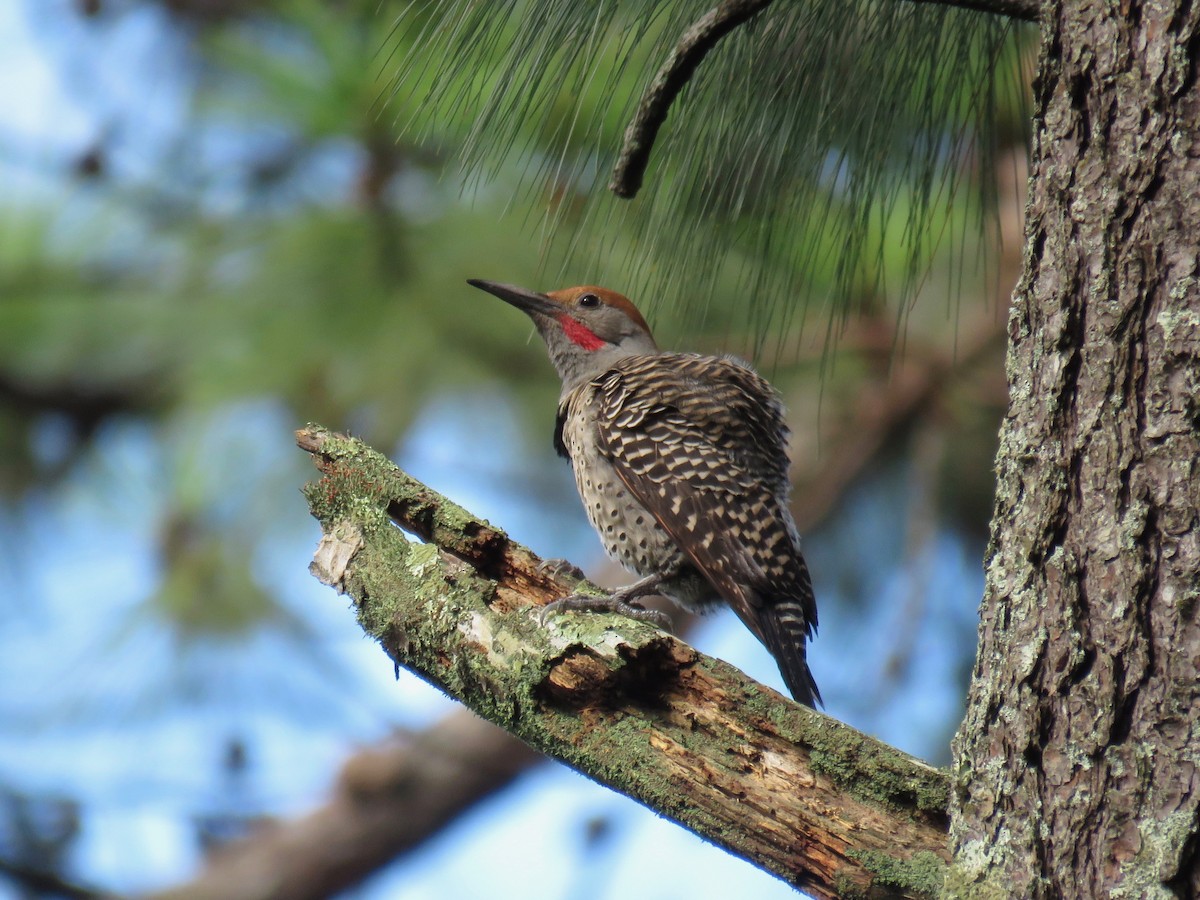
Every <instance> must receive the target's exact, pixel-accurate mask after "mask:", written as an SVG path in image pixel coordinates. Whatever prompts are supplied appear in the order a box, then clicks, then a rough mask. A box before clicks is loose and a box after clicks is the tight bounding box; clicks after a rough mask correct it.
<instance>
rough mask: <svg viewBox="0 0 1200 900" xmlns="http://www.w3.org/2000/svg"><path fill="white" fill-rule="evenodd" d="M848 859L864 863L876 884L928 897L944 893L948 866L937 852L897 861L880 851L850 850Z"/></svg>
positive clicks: (917, 854) (847, 854)
mask: <svg viewBox="0 0 1200 900" xmlns="http://www.w3.org/2000/svg"><path fill="white" fill-rule="evenodd" d="M846 856H847V857H849V858H850V859H853V860H855V861H857V862H860V863H862V866H863V868H864V869H866V870H867V871H868V872H870V873H871V874H872V875H874V884H877V885H880V886H881V887H894V888H900V889H901V890H904V891H909V892H911V893H914V894H919V895H921V896H925V897H937V896H939V895H940V894H941V891H942V882H943V881H944V880H945V876H946V864H945V863H944V862H942V861H941V860H940V859H939V858H938V857H937V855H936V854H934V853H929V852H925V853H916V854H914V855H913V857H912V859H907V860H905V859H897V858H896V857H894V856H888V854H886V853H883V852H881V851H879V850H849V851H847V853H846Z"/></svg>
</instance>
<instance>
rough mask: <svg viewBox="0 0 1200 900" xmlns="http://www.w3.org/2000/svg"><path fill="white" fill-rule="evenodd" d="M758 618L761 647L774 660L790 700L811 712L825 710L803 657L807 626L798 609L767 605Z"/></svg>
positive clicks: (807, 632)
mask: <svg viewBox="0 0 1200 900" xmlns="http://www.w3.org/2000/svg"><path fill="white" fill-rule="evenodd" d="M761 615H762V619H761V624H762V634H763V643H765V644H766V646H767V649H768V650H769V651H771V655H772V656H773V657H775V662H776V663H777V664H778V665H779V671H780V673H781V674H782V675H783V682H784V684H786V685H787V687H788V690H789V691H791V693H792V697H793V698H794V699H795V700H796V702H797V703H803V704H804V705H805V706H811V707H813V708H814V709H816V708H817V707H818V706H824V705H825V704H824V702H823V701H822V700H821V691H820V690H819V689H818V688H817V682H816V681H815V680H813V676H812V672H811V671H810V670H809V668H808V661H807V659H806V657H805V648H806V646H807V643H808V634H809V623H808V622H807V621H806V620H805V618H804V613H803V610H802V609H801V607H800V606H799V605H798V604H793V603H781V604H777V605H774V606H770V605H768V606H764V607H763V609H762V613H761Z"/></svg>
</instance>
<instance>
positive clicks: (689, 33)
mask: <svg viewBox="0 0 1200 900" xmlns="http://www.w3.org/2000/svg"><path fill="white" fill-rule="evenodd" d="M905 2H909V3H936V4H939V5H942V6H957V7H960V8H962V9H972V10H976V11H979V12H987V13H993V14H995V15H999V16H1007V17H1009V18H1012V19H1018V20H1021V21H1026V22H1036V21H1037V20H1038V15H1039V5H1040V4H1039V0H905ZM770 4H771V0H722V2H721V3H719V4H717V5H716V6H715V7H713V8H712V9H710V10H709V11H708V12H707V13H705V14H704V15H703V16H701V17H700V18H699V19H697V20H696V21H695V22H694V23H693V24H692V25H691V26H689V27H688V29H687V30H686V31H685V32H684V33H683V35H682V36H681V37H680V38H679V41H678V43H676V45H675V48H674V49H673V50H672V51H671V53H670V55H669V56H667V59H666V62H664V63H663V64H662V66H661V68H659V70H658V72H657V73H655V75H654V78H653V79H651V81H650V84H649V86H647V88H646V90H645V92H644V93H643V94H642V99H641V100H640V101H639V102H638V107H637V111H636V112H635V113H634V116H633V120H632V121H631V122H630V123H629V125H628V126H626V128H625V136H624V138H623V140H622V142H621V150H620V153H619V154H618V156H617V162H616V165H615V166H613V173H612V178H611V179H610V180H609V183H608V189H609V190H610V191H612V192H613V193H614V194H616V195H617V196H618V197H622V198H624V199H626V200H630V199H632V198H634V197H636V196H637V193H638V191H639V190H641V188H642V181H643V180H644V178H645V176H646V166H647V165H648V164H649V162H650V151H651V150H653V149H654V142H655V140H656V139H657V138H658V132H659V129H660V128H662V126H663V123H664V122H666V120H667V113H668V112H670V109H671V104H672V103H674V102H675V98H676V97H678V96H679V92H680V91H682V90H683V89H684V87H685V86H686V85H687V83H688V82H689V81H690V80H691V78H692V75H693V74H694V73H695V71H696V68H697V66H699V65H700V63H701V62H702V61H703V60H704V57H705V56H707V55H708V53H709V51H710V50H712V49H713V48H714V47H715V46H716V45H717V44H718V43H720V41H721V39H722V38H723V37H725V35H727V34H729V33H730V32H731V31H733V30H734V29H735V28H737V27H738V26H739V25H742V24H743V23H745V22H748V21H749V20H750V19H752V18H753V17H754V16H755V15H757V14H758V13H760V12H761V11H762V10H763V9H765V8H766V7H767V6H769V5H770Z"/></svg>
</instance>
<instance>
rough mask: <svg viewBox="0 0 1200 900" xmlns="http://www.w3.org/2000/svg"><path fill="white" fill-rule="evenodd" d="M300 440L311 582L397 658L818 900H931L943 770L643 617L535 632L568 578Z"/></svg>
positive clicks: (312, 435) (349, 444) (379, 474)
mask: <svg viewBox="0 0 1200 900" xmlns="http://www.w3.org/2000/svg"><path fill="white" fill-rule="evenodd" d="M297 438H298V442H299V443H300V445H301V446H302V447H303V448H304V449H306V450H308V451H309V452H310V453H312V454H313V456H314V461H315V462H316V463H317V465H318V467H319V468H320V469H321V470H322V472H323V473H324V476H325V477H324V478H322V479H321V480H320V481H318V482H316V483H314V484H311V485H309V486H308V488H307V489H306V494H307V496H308V499H309V503H310V505H311V507H312V510H313V514H314V515H315V516H316V517H317V518H318V519H319V520H320V522H321V525H322V528H323V530H324V537H323V539H322V542H321V546H320V548H319V550H318V553H317V557H316V559H314V563H313V571H314V574H315V575H317V577H319V578H320V579H321V580H322V581H324V582H326V583H328V584H331V585H333V586H335V587H337V588H338V589H339V590H342V591H344V592H346V593H348V594H349V595H350V596H351V597H352V598H353V599H354V604H355V608H356V610H357V612H358V616H359V620H360V622H361V623H362V625H363V627H364V628H365V629H366V630H367V631H368V632H369V633H371V634H372V635H374V636H375V637H376V638H377V639H378V640H379V641H380V643H381V644H382V645H383V647H384V649H385V650H386V651H387V653H388V654H389V655H390V656H391V657H392V659H394V660H395V661H396V662H397V663H398V664H400V665H404V666H406V667H408V668H410V669H412V670H413V671H414V672H416V673H417V674H418V675H420V676H421V677H422V678H425V679H426V680H428V681H430V682H431V683H433V684H435V685H436V686H438V687H440V688H441V689H443V690H445V691H446V692H447V693H449V694H450V695H452V696H454V697H456V698H458V699H459V700H462V701H463V702H464V703H465V704H466V705H468V706H469V707H470V708H472V709H473V710H475V711H476V712H478V713H479V714H480V715H482V716H484V717H485V718H487V719H490V720H491V721H493V722H495V723H496V724H498V725H500V726H501V727H503V728H505V729H506V730H507V731H509V732H511V733H512V734H514V735H516V736H517V737H519V738H521V739H522V740H523V741H525V742H526V743H528V744H530V745H531V746H533V747H535V748H536V749H538V750H541V751H543V752H545V753H546V754H548V755H550V756H552V757H554V758H556V759H559V760H561V761H563V762H565V763H567V764H568V765H571V766H573V767H574V768H576V769H578V770H579V771H581V772H583V773H584V774H586V775H588V776H589V777H591V778H593V779H595V780H597V781H600V782H601V783H603V784H606V785H608V786H609V787H612V788H614V789H615V790H618V791H620V792H622V793H624V794H627V795H629V796H630V797H633V798H634V799H636V800H638V801H640V802H642V803H644V804H646V805H647V806H649V807H651V808H652V809H654V810H655V811H656V812H659V813H660V814H662V815H664V816H666V817H668V818H670V819H673V820H674V821H676V822H678V823H680V824H681V825H683V826H684V827H686V828H688V829H690V830H692V831H694V832H695V833H697V834H699V835H701V836H702V837H704V838H706V839H708V840H710V841H712V842H713V843H716V844H718V845H720V846H722V847H724V848H726V849H727V850H729V851H731V852H733V853H735V854H737V855H739V856H741V857H743V858H745V859H747V860H749V861H751V862H753V863H755V864H756V865H758V866H761V867H762V868H764V869H766V870H767V871H770V872H772V873H774V874H776V875H778V876H779V877H781V878H783V879H784V880H785V881H787V882H788V883H790V884H793V885H795V886H797V887H800V888H803V889H804V890H806V891H808V892H809V893H810V894H812V895H813V896H815V897H820V898H833V897H841V896H863V897H880V898H882V897H931V896H935V895H936V894H937V891H938V890H939V887H940V884H941V880H942V873H943V871H944V865H945V862H946V861H947V860H948V859H949V854H948V849H947V846H946V836H945V828H946V803H947V801H948V797H947V790H948V784H947V781H946V776H945V773H943V772H941V771H939V770H937V769H934V768H932V767H930V766H927V765H925V764H924V763H921V762H920V761H918V760H915V759H912V758H911V757H909V756H907V755H905V754H903V753H901V752H900V751H898V750H895V749H894V748H891V747H888V746H886V745H884V744H881V743H879V742H877V741H875V740H873V739H872V738H870V737H867V736H866V735H863V734H861V733H859V732H857V731H855V730H854V729H852V728H849V727H848V726H845V725H842V724H841V723H838V722H836V721H834V720H832V719H829V718H828V717H826V716H823V715H821V714H819V713H816V712H813V711H812V710H809V709H807V708H806V707H801V706H799V705H797V704H795V703H792V702H791V701H789V700H786V699H784V698H783V697H781V696H780V695H779V694H777V693H775V692H774V691H772V690H770V689H768V688H766V687H764V686H762V685H760V684H758V683H757V682H754V681H752V680H750V679H749V678H747V677H746V676H745V675H743V674H742V673H741V672H739V671H737V670H736V669H734V668H733V667H732V666H729V665H727V664H725V663H723V662H721V661H719V660H716V659H712V658H710V657H707V656H704V655H703V654H701V653H699V652H697V651H696V650H695V649H693V648H692V647H690V646H688V645H687V644H685V643H683V642H682V641H680V640H678V639H677V638H675V637H673V636H672V635H668V634H666V633H664V632H661V631H657V630H655V629H654V628H653V627H651V626H650V625H647V624H645V623H641V622H636V621H633V620H629V619H626V618H623V617H620V616H610V615H602V614H586V615H578V614H576V615H571V614H564V615H560V616H554V617H552V619H551V620H550V622H548V623H547V624H546V625H545V626H543V625H540V624H539V623H538V622H537V617H536V615H535V610H536V607H537V606H539V605H542V604H545V603H547V602H549V601H550V600H553V599H556V598H558V597H560V596H562V595H563V594H564V593H566V592H567V591H568V590H570V589H572V588H573V587H574V586H573V585H569V584H567V583H565V582H560V581H559V580H558V579H557V577H556V576H553V575H550V574H547V573H544V572H541V571H540V570H539V568H538V564H539V562H540V561H539V560H538V559H537V557H536V556H534V555H533V554H532V553H530V552H529V551H528V550H526V549H525V548H523V547H521V546H519V545H517V544H514V543H512V542H511V541H509V540H508V539H507V537H506V536H505V535H504V534H503V533H502V532H500V531H498V530H496V529H494V528H493V527H491V526H490V525H488V524H487V523H486V522H482V521H479V520H477V519H475V518H474V517H472V516H471V515H470V514H469V513H467V512H466V511H465V510H463V509H461V508H460V507H457V506H455V505H454V504H452V503H450V502H449V501H447V500H445V498H442V497H440V496H439V495H437V494H436V493H434V492H433V491H431V490H429V489H428V488H426V487H425V486H424V485H421V484H420V483H419V482H416V481H414V480H413V479H411V478H409V477H408V476H407V475H405V474H404V473H403V472H401V471H400V470H399V469H397V468H396V467H395V466H394V465H392V463H390V462H388V461H387V460H386V459H384V458H383V457H382V456H380V455H379V454H377V453H375V452H374V451H372V450H370V449H369V448H367V447H365V446H364V445H363V444H361V443H360V442H358V441H354V440H350V439H347V438H343V437H340V436H337V435H332V434H330V433H329V432H326V431H323V430H320V429H316V428H309V429H305V430H304V431H301V432H299V433H298V435H297ZM397 524H398V525H400V526H401V527H402V528H403V529H404V530H405V531H408V532H410V533H413V534H416V535H418V536H419V537H421V538H422V539H423V540H429V541H431V543H420V542H414V541H410V540H409V539H408V538H406V537H405V534H404V532H403V531H401V528H397V527H395V525H397Z"/></svg>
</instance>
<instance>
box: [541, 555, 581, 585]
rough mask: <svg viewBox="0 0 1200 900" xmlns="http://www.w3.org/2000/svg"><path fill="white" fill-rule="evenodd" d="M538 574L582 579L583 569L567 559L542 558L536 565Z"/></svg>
mask: <svg viewBox="0 0 1200 900" xmlns="http://www.w3.org/2000/svg"><path fill="white" fill-rule="evenodd" d="M537 570H538V574H539V575H553V576H554V577H556V578H564V577H565V578H574V579H575V580H576V581H582V580H583V569H581V568H579V566H577V565H575V563H573V562H571V561H570V560H569V559H543V560H542V561H541V562H540V563H538V565H537Z"/></svg>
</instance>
